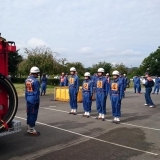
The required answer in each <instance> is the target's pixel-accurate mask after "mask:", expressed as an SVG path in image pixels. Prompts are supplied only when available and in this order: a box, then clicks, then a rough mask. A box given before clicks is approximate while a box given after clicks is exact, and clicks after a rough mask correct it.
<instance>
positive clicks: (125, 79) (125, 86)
mask: <svg viewBox="0 0 160 160" xmlns="http://www.w3.org/2000/svg"><path fill="white" fill-rule="evenodd" d="M123 76H124V95H123V97H125V91H126V88H127V84H128V78H127V76H126V74H123Z"/></svg>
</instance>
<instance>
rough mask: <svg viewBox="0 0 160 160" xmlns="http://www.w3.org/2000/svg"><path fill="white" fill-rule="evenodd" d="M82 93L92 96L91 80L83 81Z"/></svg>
mask: <svg viewBox="0 0 160 160" xmlns="http://www.w3.org/2000/svg"><path fill="white" fill-rule="evenodd" d="M82 92H83V93H84V92H89V93H90V94H91V95H93V82H92V80H91V79H88V80H84V81H83V84H82Z"/></svg>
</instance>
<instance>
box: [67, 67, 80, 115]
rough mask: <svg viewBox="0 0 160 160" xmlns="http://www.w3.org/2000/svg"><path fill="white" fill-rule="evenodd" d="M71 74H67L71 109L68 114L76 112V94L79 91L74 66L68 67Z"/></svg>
mask: <svg viewBox="0 0 160 160" xmlns="http://www.w3.org/2000/svg"><path fill="white" fill-rule="evenodd" d="M70 73H71V75H70V76H68V87H69V103H70V107H71V111H70V112H69V114H73V115H76V114H77V108H78V105H77V95H78V91H79V78H78V76H77V75H76V69H75V68H74V67H71V68H70Z"/></svg>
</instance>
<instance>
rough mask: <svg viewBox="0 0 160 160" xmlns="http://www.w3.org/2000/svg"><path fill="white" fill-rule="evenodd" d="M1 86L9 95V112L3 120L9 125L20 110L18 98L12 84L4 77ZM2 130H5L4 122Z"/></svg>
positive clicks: (2, 76)
mask: <svg viewBox="0 0 160 160" xmlns="http://www.w3.org/2000/svg"><path fill="white" fill-rule="evenodd" d="M0 85H1V86H3V88H4V89H5V90H6V92H7V94H8V112H7V113H6V115H4V117H3V119H2V120H3V121H4V122H5V123H7V124H9V123H10V122H11V121H12V120H13V118H14V117H15V114H16V112H17V109H18V96H17V92H16V89H15V87H14V85H13V84H12V82H11V81H10V80H9V79H8V78H7V77H5V76H4V75H0ZM1 128H3V123H2V122H0V129H1Z"/></svg>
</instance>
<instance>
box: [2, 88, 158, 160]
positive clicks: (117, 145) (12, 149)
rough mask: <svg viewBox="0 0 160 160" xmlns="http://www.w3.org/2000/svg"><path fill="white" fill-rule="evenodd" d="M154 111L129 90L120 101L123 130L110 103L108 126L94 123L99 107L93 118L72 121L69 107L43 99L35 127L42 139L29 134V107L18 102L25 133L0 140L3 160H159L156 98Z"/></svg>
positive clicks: (74, 117)
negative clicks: (27, 111) (27, 115)
mask: <svg viewBox="0 0 160 160" xmlns="http://www.w3.org/2000/svg"><path fill="white" fill-rule="evenodd" d="M152 98H153V101H154V103H155V105H156V108H149V107H147V106H144V103H145V102H144V94H135V93H133V91H132V90H131V89H130V90H129V89H128V90H127V92H126V97H125V98H124V99H123V101H122V109H121V110H122V117H121V123H120V124H113V123H111V121H112V118H113V117H112V114H111V105H110V99H109V98H108V99H107V115H106V120H105V121H101V120H96V119H95V117H96V116H97V111H96V103H95V101H93V103H92V113H91V117H90V118H86V117H82V114H83V107H82V103H78V114H77V115H70V114H68V112H69V111H70V107H69V103H68V102H59V101H53V95H46V96H42V97H41V105H40V110H39V115H38V120H37V124H36V129H37V130H38V131H39V132H40V135H39V136H31V135H28V134H27V133H26V129H27V127H26V106H25V100H24V98H23V97H21V98H19V108H18V112H17V114H16V117H15V119H16V120H19V121H21V123H22V131H21V132H19V133H17V134H12V135H8V136H4V137H1V138H0V160H32V159H35V160H128V159H129V160H159V159H160V143H159V142H160V123H159V122H160V102H159V99H160V95H152Z"/></svg>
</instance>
